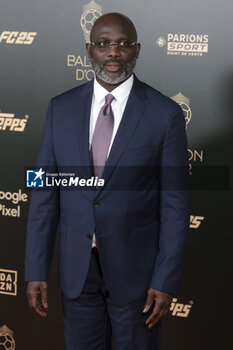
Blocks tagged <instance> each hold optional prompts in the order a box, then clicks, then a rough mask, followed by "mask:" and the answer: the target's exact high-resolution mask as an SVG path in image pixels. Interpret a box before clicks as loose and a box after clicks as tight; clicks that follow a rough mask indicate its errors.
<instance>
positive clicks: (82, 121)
mask: <svg viewBox="0 0 233 350" xmlns="http://www.w3.org/2000/svg"><path fill="white" fill-rule="evenodd" d="M92 93H93V81H91V82H90V83H89V84H86V85H85V87H84V89H83V90H82V91H81V93H80V95H79V98H81V103H80V101H79V104H78V110H77V113H78V114H79V117H78V118H77V120H78V125H77V126H78V133H77V136H78V143H79V151H80V160H81V164H80V165H81V167H82V168H81V171H82V174H83V175H84V177H85V178H90V177H91V176H92V172H91V161H90V152H89V125H90V112H91V103H92ZM79 175H81V174H79Z"/></svg>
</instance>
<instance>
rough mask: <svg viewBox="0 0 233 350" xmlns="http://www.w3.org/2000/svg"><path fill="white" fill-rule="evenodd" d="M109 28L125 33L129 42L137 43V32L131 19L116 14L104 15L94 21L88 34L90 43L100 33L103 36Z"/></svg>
mask: <svg viewBox="0 0 233 350" xmlns="http://www.w3.org/2000/svg"><path fill="white" fill-rule="evenodd" d="M109 26H111V27H113V28H115V29H117V30H118V31H119V32H122V33H126V34H127V36H128V38H129V39H130V40H131V41H137V31H136V28H135V26H134V24H133V22H132V21H131V19H129V17H127V16H125V15H123V14H121V13H117V12H111V13H106V14H104V15H102V16H101V17H99V18H98V19H97V20H96V21H95V23H94V25H93V27H92V29H91V33H90V39H91V41H95V39H96V37H97V36H98V35H99V33H100V32H101V33H103V34H104V32H105V28H109Z"/></svg>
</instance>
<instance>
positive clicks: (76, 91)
mask: <svg viewBox="0 0 233 350" xmlns="http://www.w3.org/2000/svg"><path fill="white" fill-rule="evenodd" d="M92 87H93V81H89V82H87V83H84V84H81V85H79V86H76V87H74V88H71V89H69V90H67V91H64V92H62V93H61V94H59V95H57V96H55V97H53V98H52V102H53V103H55V104H57V103H58V104H67V103H68V104H70V103H72V102H73V101H75V100H76V99H77V98H78V97H82V96H85V95H86V94H88V93H89V92H91V91H92Z"/></svg>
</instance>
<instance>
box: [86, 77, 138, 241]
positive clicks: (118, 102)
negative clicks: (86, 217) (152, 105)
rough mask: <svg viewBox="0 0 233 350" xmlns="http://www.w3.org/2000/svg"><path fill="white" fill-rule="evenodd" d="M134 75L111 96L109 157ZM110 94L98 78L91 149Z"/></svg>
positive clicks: (92, 112)
mask: <svg viewBox="0 0 233 350" xmlns="http://www.w3.org/2000/svg"><path fill="white" fill-rule="evenodd" d="M133 79H134V77H133V75H131V76H130V77H129V78H128V79H127V80H126V81H124V82H123V83H122V84H120V85H119V86H118V87H116V88H115V89H114V90H113V91H112V92H111V94H112V95H113V96H114V98H115V99H114V100H113V101H112V103H111V107H112V111H113V115H114V126H113V132H112V138H111V142H110V146H109V149H108V155H109V152H110V150H111V147H112V144H113V141H114V138H115V135H116V133H117V130H118V127H119V125H120V122H121V118H122V115H123V113H124V110H125V106H126V103H127V101H128V97H129V94H130V91H131V89H132V86H133ZM109 93H110V92H109V91H108V90H106V89H105V88H104V87H103V86H101V85H100V84H99V83H98V81H97V80H96V78H95V79H94V90H93V96H92V104H91V114H90V129H89V149H90V147H91V142H92V137H93V133H94V130H95V125H96V121H97V118H98V115H99V111H100V109H101V107H102V106H103V105H104V104H105V96H106V95H108V94H109ZM95 246H96V239H95V234H94V236H93V241H92V247H95Z"/></svg>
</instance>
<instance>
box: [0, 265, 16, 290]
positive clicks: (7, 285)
mask: <svg viewBox="0 0 233 350" xmlns="http://www.w3.org/2000/svg"><path fill="white" fill-rule="evenodd" d="M17 275H18V273H17V271H14V270H5V269H0V294H6V295H14V296H16V295H17V281H18V278H17Z"/></svg>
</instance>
